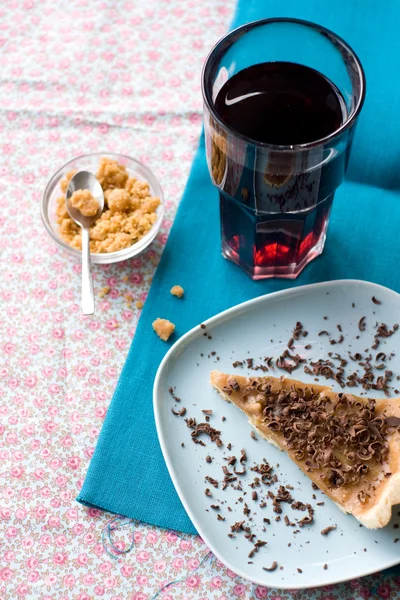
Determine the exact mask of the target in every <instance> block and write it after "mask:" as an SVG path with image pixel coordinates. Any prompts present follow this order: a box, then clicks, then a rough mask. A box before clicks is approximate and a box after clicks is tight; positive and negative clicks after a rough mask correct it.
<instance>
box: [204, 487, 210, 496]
mask: <svg viewBox="0 0 400 600" xmlns="http://www.w3.org/2000/svg"><path fill="white" fill-rule="evenodd" d="M204 493H205V495H206V496H212V494H211V492H210V488H206V489H205V490H204Z"/></svg>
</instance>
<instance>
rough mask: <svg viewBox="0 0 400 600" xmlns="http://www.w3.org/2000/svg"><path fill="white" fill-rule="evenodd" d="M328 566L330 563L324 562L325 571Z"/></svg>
mask: <svg viewBox="0 0 400 600" xmlns="http://www.w3.org/2000/svg"><path fill="white" fill-rule="evenodd" d="M327 568H328V565H327V564H326V563H325V564H324V569H325V571H326V570H327Z"/></svg>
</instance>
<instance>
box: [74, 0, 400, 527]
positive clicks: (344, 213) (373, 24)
mask: <svg viewBox="0 0 400 600" xmlns="http://www.w3.org/2000/svg"><path fill="white" fill-rule="evenodd" d="M399 15H400V3H397V2H396V1H395V0H390V1H389V0H387V2H385V3H383V4H382V5H381V6H378V5H377V4H376V3H375V2H373V1H370V0H368V1H366V0H364V1H362V2H361V1H358V0H354V2H347V1H346V0H341V1H339V2H335V3H332V4H331V3H326V2H321V1H320V0H318V1H317V0H304V1H303V2H301V3H299V2H297V0H287V1H286V2H285V3H284V5H282V3H281V2H278V0H265V1H262V0H241V1H240V2H239V5H238V9H237V13H236V17H235V20H234V23H233V26H237V25H239V24H241V23H244V22H248V21H252V20H254V19H258V18H265V17H272V16H295V17H300V18H303V19H310V20H313V21H316V22H319V23H320V24H322V25H325V26H326V27H329V28H331V29H333V30H334V31H336V32H337V33H339V34H340V35H342V36H343V37H344V38H345V39H346V40H347V41H348V42H349V43H350V44H351V45H352V46H353V47H354V48H355V50H356V51H357V52H358V54H359V55H360V58H361V60H362V61H363V63H364V66H365V70H366V74H367V81H368V84H369V85H368V96H367V102H366V105H365V110H364V114H363V115H362V117H361V122H360V124H359V128H358V131H357V132H356V140H355V146H354V149H353V156H352V161H351V166H350V171H349V175H350V178H351V179H352V180H353V181H347V182H346V183H345V184H343V186H342V187H341V188H339V190H338V191H337V193H336V197H335V200H334V204H333V210H332V216H331V222H330V226H329V231H328V238H327V242H326V247H325V251H324V254H323V255H322V256H321V257H320V258H318V259H317V260H315V261H313V262H312V263H311V264H310V265H309V266H307V267H306V269H305V270H304V271H303V272H302V273H301V275H300V276H299V278H298V279H297V280H295V281H292V282H288V281H285V280H267V281H259V282H254V281H251V280H250V279H249V277H248V276H247V275H246V274H245V273H244V272H242V271H241V269H240V268H238V267H237V266H235V265H233V264H231V263H229V262H227V261H225V260H224V259H223V258H222V256H221V253H220V232H219V202H218V194H217V191H216V190H215V189H214V188H213V187H212V185H211V181H210V178H209V174H208V170H207V165H206V161H205V151H204V138H203V137H202V138H201V140H200V144H199V148H198V151H197V153H196V157H195V159H194V162H193V166H192V170H191V173H190V177H189V180H188V183H187V187H186V190H185V193H184V196H183V199H182V201H181V203H180V206H179V209H178V213H177V216H176V219H175V222H174V225H173V227H172V230H171V233H170V236H169V239H168V243H167V245H166V248H165V250H164V253H163V256H162V259H161V262H160V264H159V267H158V269H157V272H156V275H155V277H154V279H153V283H152V286H151V289H150V292H149V295H148V298H147V300H146V303H145V306H144V308H143V312H142V315H141V318H140V321H139V324H138V328H137V331H136V334H135V337H134V339H133V342H132V345H131V348H130V351H129V354H128V358H127V360H126V363H125V366H124V368H123V371H122V373H121V376H120V379H119V381H118V384H117V387H116V390H115V393H114V397H113V399H112V401H111V405H110V408H109V410H108V413H107V417H106V420H105V422H104V425H103V428H102V431H101V433H100V437H99V440H98V444H97V447H96V450H95V453H94V455H93V458H92V461H91V463H90V466H89V469H88V473H87V476H86V479H85V482H84V485H83V488H82V490H81V492H80V494H79V497H78V501H79V502H81V503H82V504H85V505H87V506H94V507H97V508H101V509H103V510H107V511H110V512H113V513H117V514H122V515H125V516H128V517H132V518H134V519H138V520H140V521H145V522H147V523H151V524H154V525H158V526H161V527H164V528H170V529H175V530H178V531H182V532H185V533H195V529H194V527H193V525H192V523H191V521H190V520H189V517H188V516H187V514H186V512H185V510H184V508H183V506H182V504H181V502H180V500H179V498H178V496H177V494H176V492H175V489H174V487H173V485H172V482H171V480H170V477H169V474H168V471H167V468H166V466H165V463H164V460H163V457H162V454H161V450H160V447H159V443H158V439H157V433H156V428H155V423H154V416H153V408H152V387H153V381H154V377H155V374H156V371H157V368H158V366H159V364H160V362H161V360H162V358H163V357H164V355H165V353H166V351H167V350H168V348H169V347H170V345H171V343H172V342H171V343H165V342H163V341H161V340H160V339H159V338H158V337H157V336H156V335H154V333H153V332H152V329H151V323H152V322H153V321H154V319H156V318H157V317H163V318H167V319H170V320H171V321H172V322H174V323H175V324H176V337H178V336H180V335H182V334H184V333H185V332H186V331H188V330H189V329H191V328H192V327H194V326H195V325H197V324H198V323H200V322H201V321H203V320H205V319H207V318H209V317H211V316H212V315H214V314H216V313H218V312H220V311H221V310H224V309H226V308H229V307H231V306H233V305H235V304H237V303H239V302H243V301H245V300H248V299H250V298H253V297H255V296H259V295H261V294H265V293H269V292H274V291H277V290H281V289H285V288H288V287H293V286H298V285H305V284H307V283H314V282H317V281H325V280H332V279H346V278H347V279H350V278H354V279H366V280H369V281H372V282H376V283H380V284H382V285H385V286H388V287H390V288H392V289H394V290H396V291H399V292H400V270H399V269H398V260H399V256H400V254H399V251H400V236H399V234H398V225H399V223H400V196H399V193H398V191H397V187H398V186H399V184H400V161H399V160H397V159H398V156H397V155H398V153H399V152H400V145H399V142H398V140H399V139H400V120H399V119H398V118H397V113H398V110H397V107H398V106H399V105H400V84H399V83H398V82H397V80H395V77H396V69H397V60H398V57H399V47H400V38H398V37H397V23H398V17H399ZM378 31H379V34H378ZM381 63H382V64H381ZM391 74H393V80H392V79H391ZM360 181H363V182H364V183H360ZM366 183H367V184H375V185H366ZM378 185H379V186H381V187H376V186H378ZM174 284H179V285H182V286H183V287H184V289H185V297H184V299H182V300H180V301H177V300H176V298H174V297H172V296H171V294H170V293H169V290H170V288H171V287H172V285H174ZM210 289H212V294H210ZM176 337H175V338H174V339H176Z"/></svg>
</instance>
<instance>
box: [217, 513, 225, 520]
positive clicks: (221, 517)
mask: <svg viewBox="0 0 400 600" xmlns="http://www.w3.org/2000/svg"><path fill="white" fill-rule="evenodd" d="M217 519H218V521H225V517H223V516H222V515H220V514H219V513H218V514H217Z"/></svg>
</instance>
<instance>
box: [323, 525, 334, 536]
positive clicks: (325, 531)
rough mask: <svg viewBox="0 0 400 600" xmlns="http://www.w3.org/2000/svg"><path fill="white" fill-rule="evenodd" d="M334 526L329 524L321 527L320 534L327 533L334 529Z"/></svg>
mask: <svg viewBox="0 0 400 600" xmlns="http://www.w3.org/2000/svg"><path fill="white" fill-rule="evenodd" d="M336 528H337V527H336V525H329V527H325V529H322V531H321V535H328V533H330V532H331V531H334V530H335V529H336Z"/></svg>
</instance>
